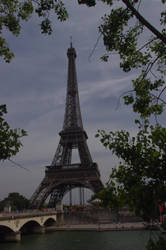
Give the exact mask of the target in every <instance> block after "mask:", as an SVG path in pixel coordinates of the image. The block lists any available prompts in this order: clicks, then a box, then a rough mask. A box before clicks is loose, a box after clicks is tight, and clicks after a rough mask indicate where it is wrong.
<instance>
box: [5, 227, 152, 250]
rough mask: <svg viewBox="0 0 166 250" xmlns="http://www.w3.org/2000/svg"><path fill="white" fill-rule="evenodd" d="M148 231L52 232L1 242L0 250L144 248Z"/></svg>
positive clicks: (132, 249)
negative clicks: (18, 240) (16, 240)
mask: <svg viewBox="0 0 166 250" xmlns="http://www.w3.org/2000/svg"><path fill="white" fill-rule="evenodd" d="M149 236H150V232H149V231H118V232H115V231H114V232H54V233H46V234H42V235H39V234H35V235H28V236H23V237H22V241H21V242H20V243H3V244H2V243H1V244H0V250H145V244H146V242H147V241H148V239H149Z"/></svg>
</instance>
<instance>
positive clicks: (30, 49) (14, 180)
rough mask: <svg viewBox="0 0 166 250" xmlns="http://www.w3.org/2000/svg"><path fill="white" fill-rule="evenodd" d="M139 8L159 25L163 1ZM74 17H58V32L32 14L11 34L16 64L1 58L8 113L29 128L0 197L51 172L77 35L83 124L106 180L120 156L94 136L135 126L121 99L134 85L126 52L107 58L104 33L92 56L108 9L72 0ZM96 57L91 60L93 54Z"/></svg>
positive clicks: (0, 83) (5, 173) (28, 188)
mask: <svg viewBox="0 0 166 250" xmlns="http://www.w3.org/2000/svg"><path fill="white" fill-rule="evenodd" d="M144 2H145V4H144V7H143V6H142V7H140V11H141V12H142V13H146V15H147V18H148V19H149V20H150V21H152V22H153V23H154V24H157V16H156V13H157V11H158V10H159V8H160V6H159V2H160V1H157V0H146V1H144ZM65 3H66V7H67V9H68V11H69V15H70V18H69V20H68V21H66V22H65V23H59V22H58V21H56V24H55V26H54V32H53V34H52V35H51V36H43V35H41V34H40V29H39V20H38V19H37V18H36V17H33V18H32V19H31V20H30V21H29V22H28V23H26V24H24V25H23V30H22V32H21V35H20V36H19V37H17V38H15V37H13V36H11V35H10V34H6V36H7V40H8V44H9V46H10V48H11V49H12V50H13V52H14V53H15V58H14V59H13V60H12V62H11V63H10V64H6V63H4V62H3V60H2V59H1V67H0V75H1V80H0V88H1V91H0V98H1V103H2V104H3V103H6V104H7V108H8V115H7V116H6V119H7V120H8V122H9V123H10V124H11V126H12V127H13V128H15V127H17V128H24V129H25V130H26V131H27V132H28V136H27V137H25V138H24V139H23V140H22V142H23V145H24V147H23V148H22V149H21V151H20V152H19V153H18V155H17V156H16V157H14V158H12V160H14V161H15V162H17V163H18V164H21V165H22V166H24V167H25V168H27V169H28V170H29V171H25V170H23V169H21V168H19V167H17V166H15V165H14V164H12V163H11V162H9V161H5V162H4V163H1V164H0V171H1V174H0V199H3V198H4V197H6V196H7V195H8V193H9V192H20V193H21V194H23V195H25V196H26V197H28V198H29V197H30V196H31V195H32V193H33V192H34V191H35V189H36V188H37V186H38V185H39V184H40V182H41V180H42V178H43V177H44V169H45V166H46V165H49V164H51V161H52V159H53V156H54V153H55V151H56V148H57V145H58V142H59V139H60V138H59V135H58V133H59V132H60V131H61V129H62V125H63V119H64V107H65V95H66V82H67V56H66V52H67V48H68V47H69V44H70V36H72V37H73V38H72V39H73V46H74V47H75V49H76V51H77V60H76V67H77V78H78V85H79V94H80V102H81V111H82V117H83V124H84V128H85V130H86V132H87V134H88V137H89V139H88V146H89V149H90V152H91V154H92V157H93V160H94V161H95V162H97V163H98V165H99V169H100V172H101V179H102V181H103V183H105V182H106V181H107V180H108V178H109V173H110V171H111V167H114V166H115V164H116V160H115V158H114V156H112V155H111V153H110V152H109V151H107V150H105V148H104V147H103V146H102V145H101V144H100V142H99V140H98V139H97V138H95V133H96V131H97V129H99V128H100V129H107V130H116V129H128V130H130V131H131V132H134V131H135V127H134V125H133V120H134V118H135V117H134V115H133V114H132V112H131V110H130V109H129V108H128V107H124V106H123V101H122V100H121V99H119V97H120V96H121V95H122V94H123V93H124V92H125V91H126V90H130V89H131V87H130V82H131V79H134V77H135V72H131V73H130V74H129V73H123V72H122V71H121V69H120V68H119V57H118V56H117V55H114V56H112V57H111V60H110V62H109V63H104V62H101V60H100V56H102V55H103V54H104V47H103V42H102V39H100V40H99V42H98V44H97V47H96V49H95V51H94V53H93V55H92V56H91V57H90V55H91V53H92V50H93V47H94V45H95V43H96V40H97V39H98V36H99V34H98V26H99V24H100V22H101V16H102V15H103V14H104V13H106V12H107V11H108V8H107V7H105V6H104V5H103V4H100V3H98V4H97V6H96V7H95V8H94V7H92V8H88V7H86V6H83V5H81V6H79V5H78V4H77V1H71V0H70V1H65ZM89 57H90V58H89Z"/></svg>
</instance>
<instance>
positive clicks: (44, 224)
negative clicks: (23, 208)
mask: <svg viewBox="0 0 166 250" xmlns="http://www.w3.org/2000/svg"><path fill="white" fill-rule="evenodd" d="M56 225H57V212H55V211H51V212H31V213H19V214H8V215H7V214H6V215H3V216H1V217H0V241H20V240H21V234H28V233H44V232H46V231H51V230H54V229H55V227H56Z"/></svg>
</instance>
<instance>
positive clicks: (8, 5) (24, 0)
mask: <svg viewBox="0 0 166 250" xmlns="http://www.w3.org/2000/svg"><path fill="white" fill-rule="evenodd" d="M52 12H53V13H54V14H55V15H56V17H57V19H58V20H60V21H65V20H66V19H67V18H68V13H67V11H66V9H65V7H64V3H63V2H62V1H61V0H0V56H1V57H3V58H4V60H5V61H6V62H8V63H9V62H10V61H11V59H12V58H13V56H14V54H13V52H12V51H11V50H10V48H9V47H8V44H7V41H6V39H5V35H4V33H5V31H6V30H7V31H8V32H11V33H12V34H13V35H15V36H18V35H19V34H20V32H21V28H22V24H23V22H24V21H28V20H29V19H30V18H31V16H32V14H33V13H36V14H37V16H38V17H39V18H40V19H41V21H40V27H41V32H42V33H43V34H51V33H52V25H51V21H50V18H49V16H50V15H51V13H52Z"/></svg>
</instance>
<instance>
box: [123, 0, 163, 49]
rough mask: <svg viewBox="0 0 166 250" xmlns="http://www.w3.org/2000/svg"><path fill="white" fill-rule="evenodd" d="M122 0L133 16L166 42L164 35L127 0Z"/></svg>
mask: <svg viewBox="0 0 166 250" xmlns="http://www.w3.org/2000/svg"><path fill="white" fill-rule="evenodd" d="M122 2H123V3H124V4H125V5H126V6H127V8H128V9H130V10H131V12H132V13H133V15H134V16H136V18H137V19H138V20H139V21H140V22H141V23H142V24H143V25H144V26H146V27H147V28H148V29H149V30H150V31H151V32H152V33H153V34H154V35H155V36H157V38H159V39H160V40H161V41H162V42H164V43H165V44H166V37H165V36H163V35H162V33H160V32H159V31H158V30H157V29H156V28H155V27H154V26H153V25H151V24H150V23H149V22H148V21H147V20H146V19H145V18H144V17H143V16H142V15H141V14H140V13H139V12H138V11H137V10H136V9H135V8H134V7H133V5H132V4H131V3H130V2H129V1H128V0H122Z"/></svg>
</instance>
